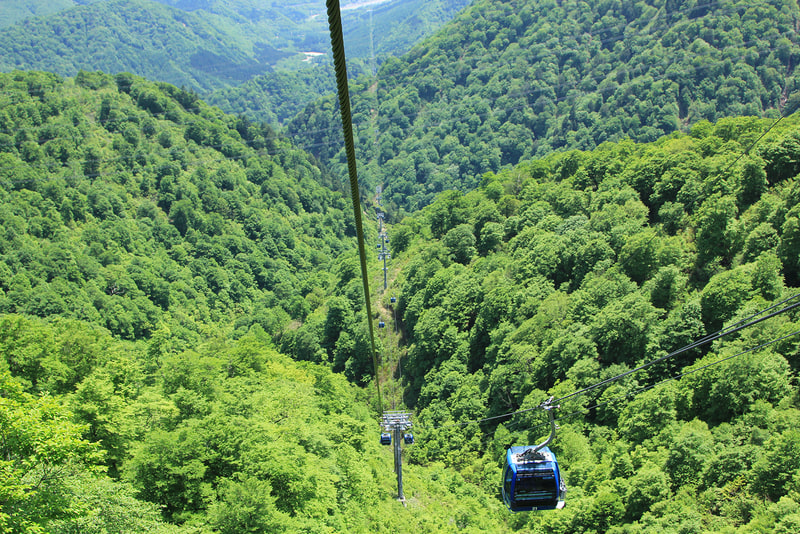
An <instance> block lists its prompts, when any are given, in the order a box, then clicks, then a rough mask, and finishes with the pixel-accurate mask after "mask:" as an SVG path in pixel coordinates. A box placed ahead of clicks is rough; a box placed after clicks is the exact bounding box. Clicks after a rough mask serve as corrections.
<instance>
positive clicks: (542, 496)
mask: <svg viewBox="0 0 800 534" xmlns="http://www.w3.org/2000/svg"><path fill="white" fill-rule="evenodd" d="M552 400H553V399H552V397H551V398H550V399H549V400H547V401H546V402H545V403H543V404H542V405H541V407H542V408H544V409H545V410H547V413H548V414H549V416H550V436H548V438H547V439H546V440H545V441H544V443H541V444H540V445H536V446H530V445H528V446H516V447H509V449H508V450H507V451H506V465H505V468H504V469H503V490H502V493H503V502H504V503H505V504H506V506H508V509H509V510H511V511H512V512H526V511H531V510H560V509H561V508H564V504H565V502H566V500H565V499H566V495H567V485H566V483H565V482H564V479H563V478H562V477H561V472H560V471H559V469H558V461H557V460H556V455H555V454H553V451H551V450H550V448H549V447H548V446H547V445H549V444H550V442H551V441H553V438H555V436H556V423H555V420H554V418H553V411H552V410H553V408H554V406H551V405H550V401H552Z"/></svg>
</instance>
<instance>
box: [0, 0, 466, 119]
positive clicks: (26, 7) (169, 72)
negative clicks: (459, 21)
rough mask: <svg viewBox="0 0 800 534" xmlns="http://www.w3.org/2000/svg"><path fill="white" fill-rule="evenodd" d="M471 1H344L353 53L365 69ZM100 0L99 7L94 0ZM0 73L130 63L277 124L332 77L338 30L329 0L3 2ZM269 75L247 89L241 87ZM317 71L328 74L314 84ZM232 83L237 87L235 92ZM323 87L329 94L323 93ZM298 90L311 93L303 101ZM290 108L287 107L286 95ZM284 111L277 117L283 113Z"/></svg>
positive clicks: (115, 68) (127, 66)
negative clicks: (333, 35) (329, 69)
mask: <svg viewBox="0 0 800 534" xmlns="http://www.w3.org/2000/svg"><path fill="white" fill-rule="evenodd" d="M470 1H471V0H434V1H424V0H372V1H370V0H350V1H345V2H342V24H343V27H344V31H345V39H346V42H347V53H348V59H350V60H353V61H354V64H355V62H357V60H358V59H359V58H360V59H362V60H363V61H362V62H361V65H362V66H363V67H362V71H363V69H369V68H376V67H377V65H378V63H379V62H380V61H381V58H385V57H388V56H395V55H400V54H402V53H403V52H405V51H407V50H408V49H410V48H411V47H412V46H413V45H414V44H415V43H416V42H418V41H419V40H420V39H422V38H424V37H425V36H427V35H430V34H431V33H433V32H434V31H435V30H436V29H437V28H438V27H439V26H441V25H442V24H443V23H445V22H446V21H447V20H450V19H451V18H452V17H453V16H455V14H456V13H457V12H458V11H459V10H460V9H461V8H463V7H464V6H466V5H468V4H469V3H470ZM88 3H92V4H94V5H92V6H91V7H89V6H86V5H85V4H88ZM0 28H3V29H2V30H0V71H10V70H14V69H20V70H29V69H30V70H45V71H50V72H55V73H57V74H61V75H65V76H73V75H75V74H76V73H77V72H78V71H79V70H86V71H96V70H101V71H105V72H110V73H116V72H121V71H129V72H132V73H135V74H138V75H141V76H145V77H147V78H150V79H154V80H159V81H166V82H170V83H173V84H175V85H179V86H186V87H188V88H191V89H194V90H196V91H198V92H200V93H202V94H204V96H207V95H208V94H209V93H210V92H212V91H216V90H221V89H227V90H228V91H227V92H226V94H225V95H223V96H220V97H218V98H216V100H217V101H218V102H219V103H220V104H222V105H223V106H224V107H225V108H226V109H227V110H228V111H231V112H245V111H247V112H248V113H250V115H251V116H253V117H259V118H267V119H268V120H271V121H272V122H277V121H278V120H283V119H284V118H287V117H289V116H291V115H293V114H294V113H295V112H296V111H297V109H298V108H299V107H301V106H303V105H305V104H306V103H308V102H310V101H312V100H314V99H315V98H317V97H318V96H320V95H322V94H325V92H327V89H325V90H323V89H321V88H323V87H325V88H327V87H329V86H330V85H331V82H330V79H329V75H328V74H327V73H326V71H325V69H322V70H319V69H317V68H316V67H317V66H318V65H326V66H327V65H328V64H329V63H330V59H329V52H328V50H329V47H330V37H329V33H328V22H327V14H326V7H325V3H324V2H314V3H311V2H303V3H299V2H297V1H296V0H265V1H263V2H258V3H255V2H252V1H249V0H81V1H74V0H57V1H52V2H51V1H49V0H48V1H43V0H33V1H30V2H21V1H17V0H12V1H11V2H8V5H6V3H5V2H4V3H3V5H2V8H1V9H0ZM275 71H306V72H305V73H304V74H302V75H301V76H300V78H302V79H304V80H311V81H312V83H308V84H307V83H302V84H299V85H290V86H289V87H286V88H283V87H280V88H279V89H280V90H279V91H277V92H271V93H269V94H266V95H263V98H258V99H256V100H255V101H253V102H248V103H247V105H244V106H238V107H235V108H231V107H230V105H231V104H230V103H232V102H237V101H241V100H242V99H243V98H248V96H246V95H250V96H252V95H253V94H254V92H262V91H263V90H264V88H265V87H275V86H276V85H280V84H281V83H284V82H285V81H286V80H290V81H291V80H293V79H294V78H295V76H282V77H281V76H278V77H271V76H270V75H271V74H272V73H273V72H275ZM262 75H266V76H267V77H266V78H263V79H260V80H258V81H257V82H256V86H257V87H258V90H257V91H254V89H253V88H252V87H251V88H249V89H245V92H244V93H245V94H244V95H242V94H237V92H236V91H235V89H232V88H235V87H237V86H238V85H239V84H241V83H242V82H245V81H247V80H250V79H254V78H256V77H259V76H262ZM315 78H319V81H316V82H314V81H313V80H314V79H315ZM231 91H232V92H231ZM318 91H321V92H318ZM294 96H302V98H299V99H296V98H293V97H294ZM287 97H288V98H289V99H290V100H289V101H287V102H286V104H287V106H288V107H287V109H286V110H276V109H275V108H276V106H277V107H282V106H283V102H284V99H285V98H287ZM276 118H277V119H276Z"/></svg>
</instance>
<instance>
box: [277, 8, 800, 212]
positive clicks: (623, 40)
mask: <svg viewBox="0 0 800 534" xmlns="http://www.w3.org/2000/svg"><path fill="white" fill-rule="evenodd" d="M798 16H800V8H798V5H797V2H795V1H793V0H766V1H759V2H751V1H744V0H722V1H715V2H705V0H703V1H702V2H696V1H694V0H686V1H672V0H669V1H664V0H638V1H636V2H622V1H613V0H611V1H608V0H592V1H590V2H583V1H581V2H577V1H572V0H564V1H558V2H557V1H556V0H479V1H476V2H475V3H473V4H472V5H471V6H470V7H469V8H468V9H466V10H465V11H463V12H462V13H460V14H459V16H458V17H456V19H454V20H453V21H452V22H450V23H449V24H448V25H447V26H446V27H444V28H443V29H442V30H440V31H439V32H438V33H437V34H436V35H435V36H434V37H432V38H430V39H428V40H426V41H424V42H423V43H422V44H420V45H418V46H417V47H415V48H414V49H413V50H412V51H411V52H410V53H408V54H407V55H405V56H403V57H402V58H399V59H394V60H390V61H387V62H386V63H385V64H384V65H383V66H382V68H381V70H380V73H379V75H378V82H377V86H373V84H372V81H365V82H364V83H363V84H361V85H357V84H353V85H352V86H351V89H352V93H353V109H354V120H355V124H356V128H357V131H358V146H359V154H360V156H359V157H360V159H361V165H360V167H361V169H362V172H361V174H362V176H363V177H364V180H365V181H366V182H367V187H368V188H369V189H370V190H371V189H372V187H373V186H374V185H378V184H381V183H382V184H383V185H384V200H385V201H387V202H388V204H387V206H388V207H390V208H393V209H390V210H389V211H390V212H393V213H395V214H398V213H399V212H398V209H397V208H403V209H405V210H407V211H408V212H413V211H414V210H415V209H417V208H419V207H421V206H424V205H426V204H427V203H429V202H430V201H431V200H432V199H433V197H434V195H435V194H436V193H437V192H439V191H443V190H446V189H453V188H456V189H461V190H469V189H472V188H474V187H476V186H477V185H478V184H479V182H480V177H481V176H482V175H483V173H485V172H489V171H492V172H497V171H498V170H499V169H500V168H501V167H503V166H504V165H508V164H515V163H517V162H518V161H521V160H524V159H527V158H529V157H531V156H533V155H544V154H547V153H549V152H550V151H553V150H563V149H569V148H579V149H590V148H593V147H595V146H597V145H599V144H600V143H602V142H604V141H616V140H621V139H624V138H627V137H629V138H631V139H633V140H635V141H653V140H655V139H657V138H658V137H659V136H661V135H663V134H666V133H670V132H673V131H676V130H685V129H686V128H687V127H688V126H690V125H691V124H693V123H695V122H697V121H698V120H701V119H708V120H716V119H718V118H721V117H725V116H733V115H766V116H778V115H779V114H780V113H781V112H782V111H783V110H784V107H785V106H786V105H787V103H788V104H789V105H790V109H794V107H795V102H796V101H797V98H798V97H797V95H796V92H795V91H796V89H797V87H796V82H795V79H796V76H795V65H796V64H797V62H798V59H800V47H798V44H797V42H798V39H797V33H796V21H797V20H798ZM336 120H337V113H336V112H335V105H334V100H333V99H332V98H331V99H329V100H325V101H321V102H319V103H318V104H317V105H315V106H310V107H309V108H308V109H307V110H306V111H305V112H304V113H303V114H302V115H301V116H300V117H298V119H297V120H296V121H295V122H293V123H292V124H291V125H290V127H289V129H288V131H289V132H290V134H291V135H292V137H294V138H296V139H298V143H299V144H301V145H304V146H308V147H310V150H312V151H313V152H314V153H315V154H317V155H318V156H319V157H320V159H321V160H322V161H323V162H325V163H326V164H328V165H332V166H336V167H341V166H343V165H344V158H343V157H342V156H341V154H340V153H339V151H340V147H341V141H340V140H339V136H340V134H339V129H338V128H337V127H336Z"/></svg>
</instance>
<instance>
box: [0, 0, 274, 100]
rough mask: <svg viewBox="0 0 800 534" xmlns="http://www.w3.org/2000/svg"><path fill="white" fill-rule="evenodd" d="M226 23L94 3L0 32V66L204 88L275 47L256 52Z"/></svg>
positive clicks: (237, 73)
mask: <svg viewBox="0 0 800 534" xmlns="http://www.w3.org/2000/svg"><path fill="white" fill-rule="evenodd" d="M226 29H227V28H225V27H224V26H222V29H218V27H217V26H216V25H213V24H211V23H210V22H209V21H208V20H207V18H206V17H203V16H202V15H200V14H197V13H191V12H185V11H181V10H179V9H175V8H171V7H168V6H165V5H162V4H159V3H157V2H153V1H149V0H133V1H121V0H112V1H109V2H97V3H94V4H92V5H90V6H78V7H75V8H73V9H70V10H67V11H64V12H61V13H58V14H56V15H51V16H49V17H40V18H34V19H30V20H27V21H25V22H24V23H22V24H19V25H15V26H12V27H9V28H6V29H5V30H3V31H0V52H1V53H0V56H1V57H2V59H0V70H2V71H5V72H8V71H10V70H12V69H37V70H45V71H49V72H54V73H57V74H60V75H62V76H74V75H75V74H77V72H78V71H79V70H81V69H82V70H87V71H96V70H101V71H104V72H108V73H112V74H115V73H118V72H133V73H136V74H138V75H140V76H145V77H147V78H150V79H154V80H161V81H166V82H170V83H172V84H175V85H178V86H185V87H187V88H191V89H194V90H204V91H208V90H211V89H215V88H219V87H225V86H227V85H228V84H230V83H234V82H241V81H242V80H245V79H248V78H250V77H252V76H254V75H256V74H260V73H262V72H264V70H265V69H266V68H268V66H269V65H270V64H271V61H269V59H270V58H268V57H266V56H269V55H270V53H271V52H277V51H273V50H272V49H270V48H269V47H266V48H263V52H264V54H265V57H264V58H259V57H257V56H256V55H255V54H254V52H253V48H254V43H243V42H241V39H234V38H232V36H231V34H230V31H225V30H226ZM279 55H280V53H279ZM262 59H263V61H262Z"/></svg>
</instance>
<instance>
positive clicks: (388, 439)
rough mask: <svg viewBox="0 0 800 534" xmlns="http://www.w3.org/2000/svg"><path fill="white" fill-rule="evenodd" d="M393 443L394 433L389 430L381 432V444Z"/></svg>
mask: <svg viewBox="0 0 800 534" xmlns="http://www.w3.org/2000/svg"><path fill="white" fill-rule="evenodd" d="M391 444H392V435H391V434H389V433H388V432H382V433H381V445H391Z"/></svg>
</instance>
